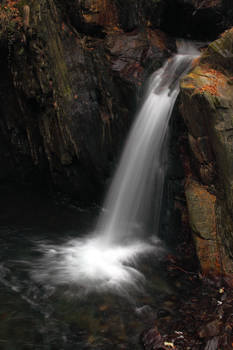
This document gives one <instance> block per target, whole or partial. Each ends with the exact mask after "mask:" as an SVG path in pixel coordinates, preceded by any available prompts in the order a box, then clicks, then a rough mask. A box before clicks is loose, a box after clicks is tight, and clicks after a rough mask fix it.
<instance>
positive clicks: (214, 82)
mask: <svg viewBox="0 0 233 350" xmlns="http://www.w3.org/2000/svg"><path fill="white" fill-rule="evenodd" d="M232 42H233V30H232V29H230V30H227V31H226V32H225V33H224V34H223V35H222V36H221V37H220V38H219V39H217V40H216V41H215V42H213V43H211V44H210V45H209V46H208V48H207V49H206V50H205V51H204V52H203V54H202V55H201V58H200V60H199V62H198V64H197V66H196V67H194V68H193V70H192V71H191V72H190V73H189V74H188V75H187V76H185V77H184V78H183V79H182V81H181V101H182V105H181V112H182V114H183V117H184V119H185V121H186V125H187V127H188V131H189V134H190V137H189V143H190V148H191V151H192V154H193V159H194V160H195V161H194V164H195V168H193V169H192V170H191V174H190V176H189V178H193V179H195V181H196V183H199V185H196V186H199V188H200V189H201V188H203V185H204V184H205V185H207V186H206V188H205V192H206V196H205V197H207V194H208V193H209V194H208V197H211V196H213V195H214V196H215V198H216V204H215V206H214V208H213V207H212V209H211V210H210V208H209V205H207V206H205V205H204V204H203V205H204V207H203V210H201V206H199V209H200V210H199V212H200V215H202V216H203V215H204V213H205V212H206V210H207V211H208V217H209V221H208V222H211V221H213V220H214V222H216V230H212V231H215V232H216V238H214V237H212V238H211V241H210V243H209V244H208V242H205V241H208V240H209V238H208V237H205V229H206V228H207V226H208V225H204V226H203V227H199V226H200V222H199V219H200V218H199V217H198V215H197V216H195V215H194V213H195V212H196V209H195V208H196V201H197V198H196V197H195V191H193V190H192V187H190V186H189V185H188V187H187V190H186V197H187V202H188V208H189V215H190V220H191V222H192V228H193V231H195V229H194V227H199V229H198V233H199V236H200V237H202V240H203V241H202V245H203V244H204V243H205V244H207V245H209V246H212V248H213V249H214V246H215V248H216V249H217V250H218V256H219V261H220V265H219V264H217V263H216V262H215V261H214V259H212V258H214V256H216V253H214V250H213V254H212V253H211V251H210V250H209V249H208V252H207V251H206V255H207V256H208V254H209V256H208V260H209V261H211V260H212V263H210V264H209V267H208V269H206V268H205V259H206V257H204V256H203V249H202V247H201V246H200V242H201V241H200V239H199V240H198V241H197V240H196V247H197V254H198V256H199V258H200V263H201V265H203V270H204V271H206V270H208V272H209V273H210V274H211V273H212V274H213V273H214V272H215V273H217V272H218V271H219V266H220V267H221V273H222V275H223V276H225V278H226V279H227V280H228V283H230V284H232V277H231V278H229V276H232V272H233V259H232V257H233V211H232V208H233V144H232V142H233V103H232V101H233V87H232V84H231V77H232V57H233V56H232V55H233V46H232ZM203 139H204V140H205V146H204V147H205V149H208V152H204V154H203V149H202V147H201V146H200V140H203ZM203 168H206V169H209V170H210V171H211V172H210V174H209V175H211V176H208V177H207V178H206V174H207V172H203ZM189 181H190V180H189ZM212 193H213V194H212ZM198 202H199V204H200V203H205V201H204V200H203V199H201V198H199V199H198ZM218 247H219V248H218ZM216 249H215V250H216Z"/></svg>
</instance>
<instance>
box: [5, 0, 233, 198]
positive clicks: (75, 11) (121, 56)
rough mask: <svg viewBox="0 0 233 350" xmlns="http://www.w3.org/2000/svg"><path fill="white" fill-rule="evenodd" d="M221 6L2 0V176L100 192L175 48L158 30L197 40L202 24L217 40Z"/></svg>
mask: <svg viewBox="0 0 233 350" xmlns="http://www.w3.org/2000/svg"><path fill="white" fill-rule="evenodd" d="M224 4H225V5H224ZM224 6H227V5H226V0H225V1H224V0H219V1H209V0H208V1H207V0H205V1H198V0H190V1H187V0H128V1H122V0H79V1H78V0H66V1H64V0H34V1H29V0H3V1H2V2H1V15H0V48H1V52H3V55H2V56H1V58H0V60H1V66H0V70H1V82H0V113H1V117H0V136H1V137H0V140H1V141H0V142H1V145H0V146H1V149H0V162H1V164H3V166H2V167H1V170H0V178H1V181H2V182H3V181H4V179H6V178H7V179H8V180H7V181H9V177H10V178H13V179H19V180H20V181H24V182H28V181H31V179H35V178H37V179H38V178H39V179H42V180H43V181H46V182H49V183H51V184H53V185H54V186H55V187H56V189H59V190H62V191H63V192H68V193H69V194H72V195H74V196H76V197H78V198H79V199H80V198H83V199H85V198H86V199H87V200H88V198H89V197H91V196H93V194H96V192H98V191H97V189H100V188H101V186H100V185H101V184H102V183H103V181H104V179H105V178H106V177H107V176H108V175H109V173H110V169H111V168H112V162H113V160H114V159H116V157H117V154H118V153H119V149H120V147H121V144H122V142H123V140H124V136H125V134H126V132H127V130H128V127H129V125H130V121H131V118H132V116H133V114H134V112H135V108H136V104H137V101H138V96H139V92H140V87H141V85H142V83H143V82H144V81H145V79H146V77H147V76H148V74H149V73H150V72H152V71H154V70H155V69H157V68H158V67H159V66H160V65H161V64H162V62H163V61H164V59H165V58H167V57H168V56H169V54H170V53H171V50H173V48H174V46H175V45H173V44H171V40H168V39H167V38H166V35H165V34H163V32H162V31H161V29H162V30H165V31H167V32H169V33H170V34H172V35H181V36H190V35H191V36H193V37H200V33H202V32H203V30H204V29H205V35H204V36H207V37H211V36H212V35H214V33H216V31H217V32H219V31H220V30H221V29H222V27H226V26H227V25H228V24H227V23H228V21H229V18H231V17H230V16H231V12H230V10H229V11H225V12H224V11H223V8H225V7H224ZM228 7H229V9H230V6H228ZM228 7H227V8H228ZM206 10H208V16H207V13H206ZM219 13H220V15H219ZM224 13H225V14H224ZM210 14H211V16H210ZM216 16H220V18H221V21H220V22H221V25H220V24H219V21H217V22H216ZM207 17H208V18H211V21H212V22H211V21H209V20H208V18H207ZM174 18H176V22H177V23H176V24H174ZM181 19H182V20H181ZM184 19H185V21H184ZM186 20H187V21H186ZM176 28H177V29H176ZM195 28H198V31H199V32H197V31H196V29H195ZM206 28H208V30H207V29H206ZM214 28H215V29H214ZM194 29H195V30H194ZM195 31H196V32H195ZM202 35H203V34H202ZM100 192H101V190H100Z"/></svg>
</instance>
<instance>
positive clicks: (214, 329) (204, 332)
mask: <svg viewBox="0 0 233 350" xmlns="http://www.w3.org/2000/svg"><path fill="white" fill-rule="evenodd" d="M221 325H222V323H221V321H219V320H214V321H212V322H210V323H208V324H207V325H205V326H204V327H203V328H202V329H201V330H200V331H199V337H200V338H212V337H215V336H217V335H219V333H220V329H221Z"/></svg>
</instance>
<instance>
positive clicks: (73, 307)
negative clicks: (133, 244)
mask: <svg viewBox="0 0 233 350" xmlns="http://www.w3.org/2000/svg"><path fill="white" fill-rule="evenodd" d="M0 205H1V213H0V243H1V245H0V246H1V259H0V322H1V326H0V349H3V350H24V349H25V350H26V349H38V350H39V349H44V350H52V349H53V350H59V349H64V350H68V349H72V350H74V349H80V350H82V349H116V350H117V349H141V348H142V346H141V345H140V334H141V333H142V331H143V330H144V329H146V328H148V327H150V326H152V325H153V324H154V319H155V318H156V315H157V312H158V310H159V309H160V305H161V300H162V299H164V297H166V296H170V295H172V294H174V293H175V291H174V289H173V286H171V285H169V282H168V280H167V279H166V278H165V276H164V272H163V270H162V268H161V264H160V263H159V261H158V260H157V258H156V257H153V255H152V256H150V257H144V258H142V259H141V261H140V266H139V269H140V270H141V271H142V272H143V273H144V274H145V276H146V281H145V285H144V286H143V287H144V291H141V292H137V293H134V294H133V295H131V297H130V298H125V297H123V296H121V295H114V294H111V293H100V294H98V293H93V294H90V295H88V296H87V297H85V298H84V299H80V298H78V297H77V296H76V290H75V287H74V286H72V284H69V285H63V286H60V287H56V288H54V287H52V286H49V285H42V284H39V283H36V282H35V281H34V280H33V279H32V277H31V274H30V271H31V266H32V265H33V264H34V262H35V261H36V259H38V258H39V257H40V253H39V252H38V251H37V250H36V249H35V248H36V246H37V244H38V243H39V242H41V241H46V242H51V243H56V244H59V243H60V244H62V243H63V242H65V241H66V240H67V239H70V238H73V237H78V236H79V235H84V234H85V233H88V232H89V231H90V230H91V228H92V226H93V225H94V223H95V219H96V216H97V214H98V211H99V210H98V208H94V207H93V208H90V209H85V210H84V209H81V208H78V207H75V206H71V205H69V204H67V203H64V204H61V203H60V204H56V203H55V202H54V201H52V200H51V199H49V198H48V197H47V196H46V195H44V194H43V195H42V194H39V193H35V192H30V191H25V190H24V191H15V190H14V191H5V192H4V191H3V192H2V195H1V199H0Z"/></svg>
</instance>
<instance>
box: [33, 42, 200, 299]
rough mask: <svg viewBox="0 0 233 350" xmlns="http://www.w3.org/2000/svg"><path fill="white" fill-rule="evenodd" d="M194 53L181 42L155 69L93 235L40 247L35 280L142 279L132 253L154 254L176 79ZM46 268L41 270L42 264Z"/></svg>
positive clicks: (119, 285) (94, 284)
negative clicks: (163, 62)
mask: <svg viewBox="0 0 233 350" xmlns="http://www.w3.org/2000/svg"><path fill="white" fill-rule="evenodd" d="M198 55H199V51H198V50H197V49H196V48H194V47H193V46H192V45H191V44H190V43H187V42H181V43H180V45H179V49H178V53H177V54H176V55H175V56H174V57H172V58H170V59H168V61H167V62H166V63H165V64H164V66H163V67H162V68H161V69H159V70H158V71H157V72H155V73H154V74H153V75H152V77H151V79H150V82H149V87H148V91H147V92H146V95H145V100H144V103H143V104H142V107H141V109H140V111H139V113H138V114H137V116H136V118H135V122H134V124H133V126H132V128H131V131H130V134H129V136H128V138H127V142H126V144H125V147H124V150H123V154H122V157H121V160H120V163H119V166H118V168H117V170H116V174H115V176H114V179H113V181H112V184H111V186H110V189H109V192H108V194H107V197H106V200H105V202H104V210H103V212H102V213H101V215H100V217H99V220H98V223H97V227H96V230H95V233H94V234H92V235H90V236H89V237H87V238H83V239H76V240H72V241H69V242H67V243H66V244H65V245H64V246H62V247H61V246H48V245H42V246H41V247H40V249H41V250H42V251H43V252H44V253H45V256H44V257H43V258H42V259H41V260H40V262H39V264H38V265H37V268H36V270H35V271H34V276H35V277H36V278H37V279H39V280H47V281H50V282H51V281H52V282H54V284H63V283H69V282H74V283H76V284H77V285H79V286H81V287H83V288H84V289H85V291H86V292H88V291H89V290H93V289H94V290H103V289H112V290H120V291H122V290H123V289H124V287H125V286H129V285H131V286H134V287H137V285H138V283H137V281H138V279H140V278H143V276H142V274H141V273H140V272H139V271H138V270H137V269H136V257H137V256H138V255H140V254H146V253H148V252H156V240H154V242H153V243H152V241H151V240H150V237H151V236H152V235H153V236H154V237H156V234H157V228H158V224H159V216H160V207H161V200H162V195H163V183H164V172H165V169H164V155H165V154H166V149H167V142H166V139H167V137H166V134H167V129H168V123H169V119H170V116H171V113H172V110H173V106H174V103H175V101H176V98H177V95H178V93H179V79H180V77H181V76H182V75H184V74H185V73H186V72H187V71H188V69H189V68H190V64H191V62H192V60H193V58H194V57H196V56H198ZM45 265H46V266H47V268H46V269H44V266H45Z"/></svg>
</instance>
